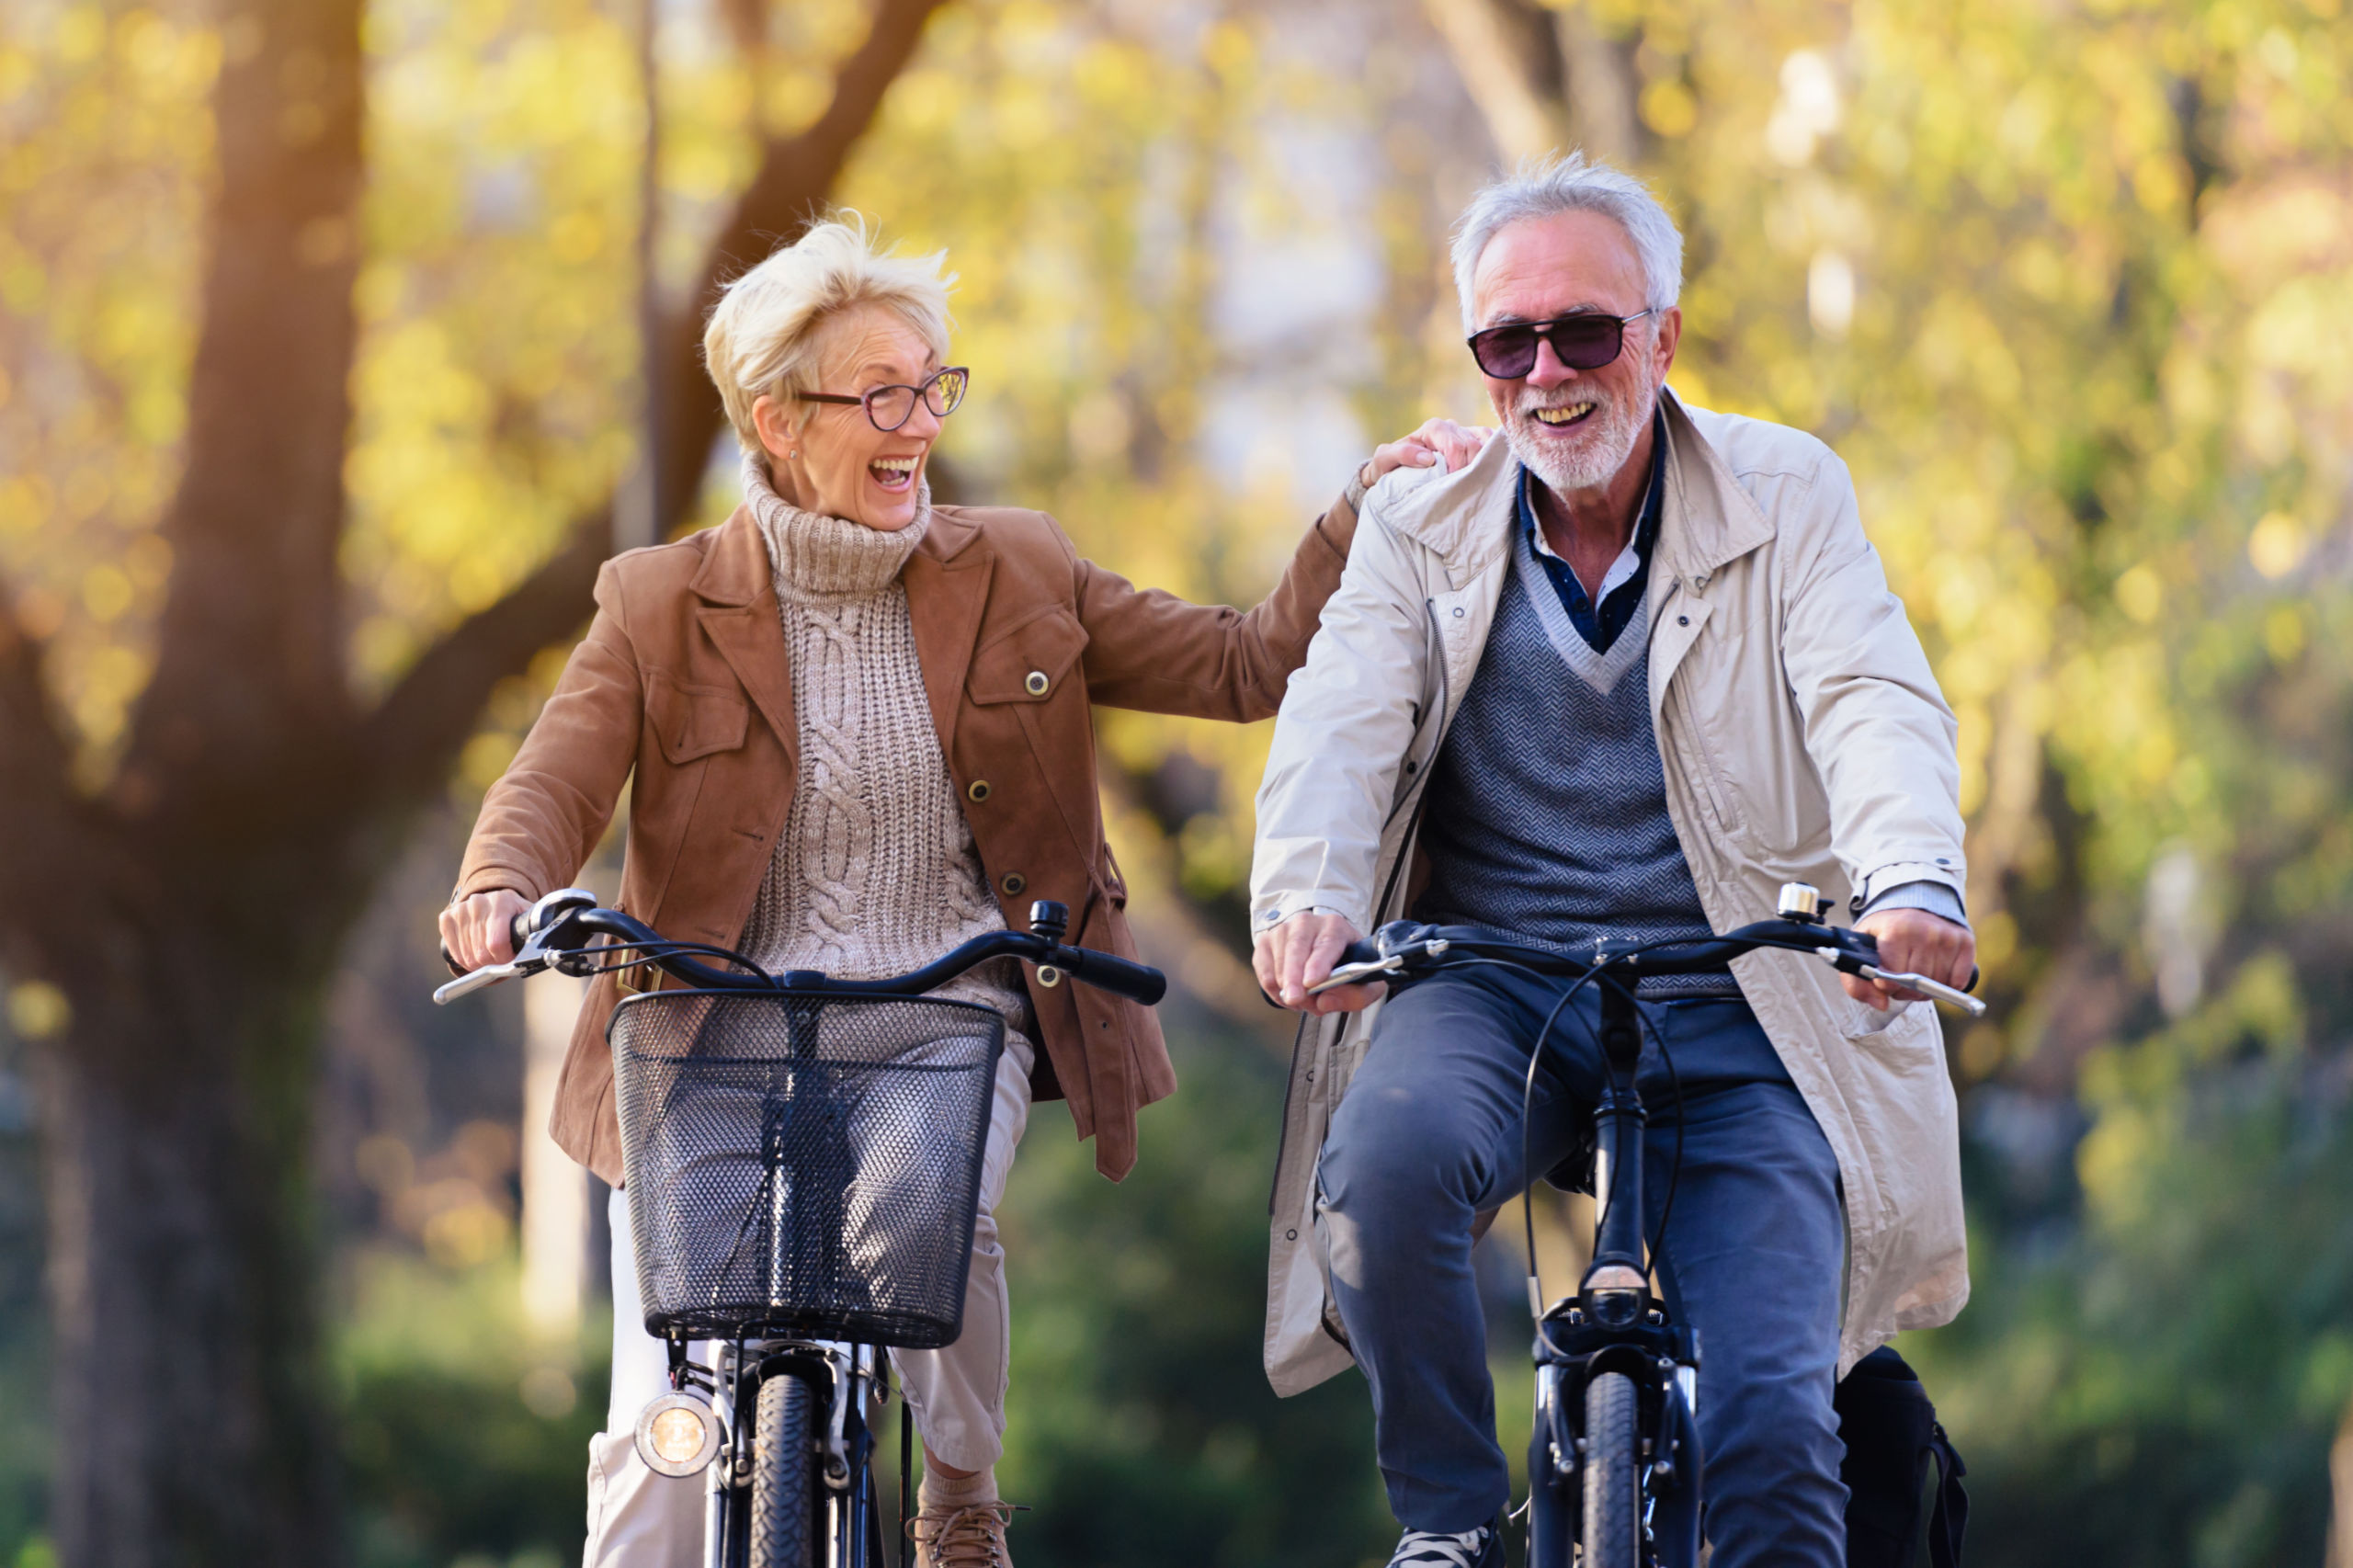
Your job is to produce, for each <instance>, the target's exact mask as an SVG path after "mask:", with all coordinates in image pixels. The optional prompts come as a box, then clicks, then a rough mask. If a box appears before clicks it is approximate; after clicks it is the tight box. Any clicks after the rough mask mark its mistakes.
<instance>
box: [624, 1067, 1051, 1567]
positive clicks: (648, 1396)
mask: <svg viewBox="0 0 2353 1568" xmlns="http://www.w3.org/2000/svg"><path fill="white" fill-rule="evenodd" d="M1034 1060H1035V1058H1034V1056H1033V1054H1032V1051H1031V1048H1030V1045H1029V1041H1028V1040H1024V1039H1023V1038H1022V1037H1021V1036H1020V1035H1018V1034H1017V1033H1015V1032H1013V1031H1012V1030H1010V1029H1008V1030H1007V1031H1006V1037H1005V1054H1004V1056H1003V1057H1002V1058H1000V1059H999V1060H998V1062H997V1069H996V1104H995V1108H994V1109H993V1110H992V1111H991V1112H990V1116H989V1142H988V1149H987V1152H986V1153H985V1154H984V1155H983V1159H982V1165H981V1201H980V1210H979V1212H978V1213H977V1214H976V1215H974V1217H973V1221H972V1279H971V1282H970V1283H969V1284H967V1285H966V1286H965V1288H964V1332H963V1334H962V1335H961V1336H960V1337H959V1338H958V1339H957V1341H956V1343H955V1344H953V1345H951V1346H948V1348H947V1349H945V1350H894V1351H892V1353H891V1359H892V1361H893V1362H894V1363H896V1365H897V1367H898V1369H899V1381H900V1382H901V1384H902V1386H904V1388H905V1390H906V1394H907V1403H909V1404H910V1405H911V1406H913V1408H914V1410H915V1430H916V1431H917V1432H919V1433H921V1434H922V1435H923V1442H924V1447H925V1448H926V1449H928V1450H929V1451H930V1452H931V1453H933V1454H935V1455H937V1456H938V1459H939V1460H940V1462H942V1463H943V1464H949V1465H953V1466H954V1467H955V1468H957V1469H958V1470H980V1469H983V1468H984V1467H986V1466H989V1465H993V1464H995V1463H996V1461H997V1460H998V1459H999V1458H1001V1457H1002V1456H1003V1455H1004V1453H1005V1391H1006V1375H1007V1370H1008V1365H1009V1362H1010V1360H1011V1353H1012V1344H1013V1341H1012V1327H1011V1319H1010V1317H1009V1316H1008V1314H1007V1309H1006V1290H1005V1248H1004V1247H1002V1246H1000V1245H999V1244H998V1243H997V1233H996V1206H997V1204H998V1202H999V1201H1000V1200H1001V1199H1003V1198H1004V1197H1005V1181H1006V1176H1007V1174H1009V1173H1010V1172H1011V1171H1012V1169H1013V1151H1014V1147H1015V1145H1017V1144H1018V1143H1019V1142H1021V1134H1022V1132H1023V1131H1025V1130H1027V1128H1028V1127H1029V1070H1030V1066H1031V1064H1032V1062H1033V1061H1034ZM610 1212H611V1214H612V1221H613V1260H612V1261H613V1382H612V1387H613V1394H612V1402H611V1404H610V1405H609V1407H608V1409H607V1411H606V1413H605V1429H604V1430H603V1431H602V1432H599V1433H597V1435H596V1436H595V1437H591V1438H589V1439H588V1544H587V1549H586V1551H585V1552H584V1553H583V1555H582V1559H581V1561H582V1562H583V1563H584V1565H585V1568H701V1565H702V1560H703V1508H704V1500H705V1495H706V1484H707V1481H708V1478H707V1477H705V1476H700V1475H696V1476H688V1477H684V1478H678V1477H672V1476H666V1475H656V1474H654V1472H653V1471H650V1470H648V1469H646V1468H645V1465H644V1463H643V1461H642V1460H640V1459H639V1458H638V1457H637V1444H636V1439H635V1433H636V1430H637V1414H638V1412H639V1411H641V1410H642V1409H643V1408H644V1407H645V1404H646V1402H647V1401H649V1400H652V1399H654V1398H657V1397H659V1396H660V1395H662V1394H665V1393H667V1392H669V1389H670V1361H669V1354H668V1352H667V1350H666V1349H665V1346H664V1345H663V1342H662V1341H661V1340H659V1339H656V1338H655V1337H654V1335H650V1334H648V1333H646V1332H645V1313H644V1309H643V1308H642V1306H641V1305H640V1304H639V1301H638V1291H637V1251H636V1245H635V1243H634V1242H633V1241H632V1240H631V1232H630V1219H629V1202H628V1199H627V1196H626V1195H625V1194H623V1193H621V1192H618V1191H616V1192H615V1193H614V1194H613V1197H612V1206H611V1210H610ZM690 1352H691V1354H693V1356H694V1357H695V1358H696V1359H697V1360H699V1361H702V1362H704V1363H705V1364H708V1363H709V1361H710V1346H709V1345H707V1344H697V1345H695V1346H691V1347H690Z"/></svg>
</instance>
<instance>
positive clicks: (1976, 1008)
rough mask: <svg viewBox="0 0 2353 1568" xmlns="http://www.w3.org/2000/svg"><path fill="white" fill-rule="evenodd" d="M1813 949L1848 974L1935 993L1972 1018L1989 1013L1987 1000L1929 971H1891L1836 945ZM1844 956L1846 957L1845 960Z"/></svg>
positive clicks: (1931, 993) (1923, 993)
mask: <svg viewBox="0 0 2353 1568" xmlns="http://www.w3.org/2000/svg"><path fill="white" fill-rule="evenodd" d="M1813 950H1814V952H1815V953H1817V954H1818V955H1820V957H1821V958H1822V960H1823V961H1824V962H1825V963H1827V964H1829V965H1830V966H1831V967H1832V968H1833V969H1837V970H1843V971H1846V972H1847V973H1848V974H1857V975H1860V976H1862V978H1864V979H1865V980H1875V981H1878V982H1880V983H1882V984H1887V985H1900V986H1902V987H1904V989H1905V990H1906V991H1917V992H1918V993H1920V994H1921V995H1923V996H1929V997H1933V998H1935V999H1936V1000H1937V1001H1939V1002H1942V1003H1944V1004H1945V1005H1947V1006H1952V1007H1958V1008H1960V1009H1961V1011H1962V1012H1964V1013H1966V1014H1968V1015H1969V1016H1970V1017H1972V1018H1982V1017H1984V1016H1985V1012H1986V1007H1985V1004H1984V1002H1982V1001H1980V1000H1978V999H1977V998H1976V997H1974V996H1972V995H1971V994H1969V993H1968V992H1966V991H1957V990H1955V989H1954V988H1953V987H1951V986H1949V985H1947V984H1946V983H1944V982H1943V981H1941V980H1930V979H1929V978H1928V977H1927V975H1925V974H1896V973H1891V972H1890V971H1886V970H1883V969H1881V968H1880V967H1879V966H1878V965H1877V964H1872V963H1863V962H1860V961H1859V960H1857V959H1856V958H1855V956H1854V955H1853V954H1851V953H1842V952H1840V951H1839V950H1838V949H1836V948H1816V949H1813ZM1842 959H1843V960H1846V961H1845V962H1841V961H1840V960H1842Z"/></svg>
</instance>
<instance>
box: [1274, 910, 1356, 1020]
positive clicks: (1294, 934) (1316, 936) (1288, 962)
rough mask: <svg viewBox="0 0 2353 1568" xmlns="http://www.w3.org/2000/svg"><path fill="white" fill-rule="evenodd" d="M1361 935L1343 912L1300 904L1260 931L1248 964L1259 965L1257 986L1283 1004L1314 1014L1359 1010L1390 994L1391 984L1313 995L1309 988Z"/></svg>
mask: <svg viewBox="0 0 2353 1568" xmlns="http://www.w3.org/2000/svg"><path fill="white" fill-rule="evenodd" d="M1362 935H1363V933H1362V932H1360V931H1358V929H1357V928H1356V927H1355V926H1353V925H1351V924H1349V922H1348V917H1347V915H1324V914H1321V913H1319V912H1317V911H1315V910H1313V909H1309V910H1302V911H1301V912H1300V913H1299V914H1297V915H1292V916H1291V917H1290V919H1288V920H1286V921H1284V922H1283V923H1282V924H1281V925H1279V926H1270V927H1268V928H1267V929H1266V930H1264V931H1261V932H1259V933H1258V935H1257V937H1256V940H1255V941H1253V942H1252V943H1251V947H1250V967H1251V968H1252V969H1253V970H1255V971H1257V975H1258V985H1259V988H1260V989H1261V990H1263V991H1265V992H1266V994H1267V995H1269V996H1271V997H1273V998H1274V999H1275V1000H1276V1001H1277V1002H1278V1003H1279V1004H1280V1005H1281V1006H1286V1007H1290V1008H1291V1009H1293V1010H1295V1011H1297V1012H1302V1013H1308V1014H1313V1015H1314V1016H1317V1017H1321V1016H1323V1015H1324V1014H1325V1013H1355V1012H1360V1011H1362V1010H1363V1009H1364V1008H1366V1007H1370V1006H1372V1005H1373V1004H1374V1003H1375V1002H1378V1001H1380V1000H1381V997H1382V996H1384V995H1386V994H1388V992H1389V987H1388V986H1387V985H1386V984H1384V983H1381V982H1380V981H1374V982H1371V983H1369V984H1365V985H1342V986H1337V987H1335V988H1334V989H1332V990H1330V991H1326V992H1324V993H1323V994H1320V995H1313V996H1311V995H1309V994H1308V990H1307V988H1308V987H1309V986H1311V985H1315V984H1318V983H1322V982H1323V981H1324V980H1327V979H1329V978H1330V977H1331V973H1332V966H1333V965H1334V964H1336V963H1337V962H1339V961H1340V954H1341V953H1342V952H1343V951H1345V950H1346V949H1347V945H1348V944H1349V943H1350V942H1353V941H1356V940H1357V939H1358V937H1361V936H1362Z"/></svg>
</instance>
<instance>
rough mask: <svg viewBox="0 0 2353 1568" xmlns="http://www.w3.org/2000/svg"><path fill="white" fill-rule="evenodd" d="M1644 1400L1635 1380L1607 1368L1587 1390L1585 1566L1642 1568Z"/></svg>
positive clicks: (1584, 1567)
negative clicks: (1640, 1458)
mask: <svg viewBox="0 0 2353 1568" xmlns="http://www.w3.org/2000/svg"><path fill="white" fill-rule="evenodd" d="M1641 1440H1642V1435H1641V1405H1640V1403H1639V1395H1638V1394H1637V1392H1636V1391H1635V1388H1634V1381H1633V1380H1632V1379H1631V1378H1629V1377H1628V1376H1626V1374H1625V1373H1623V1372H1604V1373H1602V1374H1601V1375H1600V1376H1599V1377H1597V1378H1596V1379H1594V1380H1593V1381H1592V1382H1591V1383H1589V1384H1587V1385H1586V1391H1585V1534H1584V1537H1583V1545H1584V1548H1585V1550H1584V1552H1583V1554H1582V1557H1581V1559H1580V1563H1581V1568H1638V1565H1639V1564H1640V1562H1641V1561H1642V1558H1641V1552H1642V1540H1643V1494H1642V1483H1641V1481H1640V1479H1639V1476H1638V1471H1637V1468H1636V1467H1637V1460H1638V1456H1637V1454H1636V1452H1635V1448H1636V1445H1637V1444H1639V1443H1640V1442H1641Z"/></svg>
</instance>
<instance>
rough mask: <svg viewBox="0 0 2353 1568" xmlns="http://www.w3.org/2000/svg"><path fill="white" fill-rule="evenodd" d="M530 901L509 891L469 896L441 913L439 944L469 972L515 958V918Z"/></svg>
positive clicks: (501, 889)
mask: <svg viewBox="0 0 2353 1568" xmlns="http://www.w3.org/2000/svg"><path fill="white" fill-rule="evenodd" d="M530 907H531V901H530V900H529V899H527V898H525V897H524V896H523V895H522V894H521V893H518V892H515V891H513V890H512V889H510V888H494V889H492V890H491V891H490V892H478V893H471V894H469V895H468V896H466V897H464V898H461V899H460V900H459V901H458V902H457V903H453V904H451V905H450V906H449V908H447V909H445V910H443V911H442V912H441V945H442V946H443V947H444V948H446V949H449V956H450V957H451V958H453V959H455V960H458V962H459V964H460V966H461V967H463V968H465V969H469V970H475V969H483V968H485V967H487V966H488V965H491V964H494V963H505V962H506V961H507V960H509V959H512V958H513V957H514V956H515V917H516V916H517V915H521V914H523V913H524V912H525V911H527V910H529V908H530Z"/></svg>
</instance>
